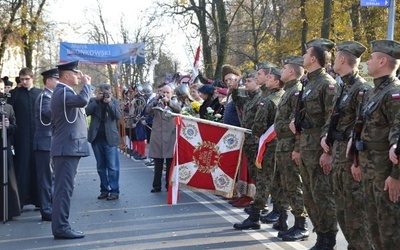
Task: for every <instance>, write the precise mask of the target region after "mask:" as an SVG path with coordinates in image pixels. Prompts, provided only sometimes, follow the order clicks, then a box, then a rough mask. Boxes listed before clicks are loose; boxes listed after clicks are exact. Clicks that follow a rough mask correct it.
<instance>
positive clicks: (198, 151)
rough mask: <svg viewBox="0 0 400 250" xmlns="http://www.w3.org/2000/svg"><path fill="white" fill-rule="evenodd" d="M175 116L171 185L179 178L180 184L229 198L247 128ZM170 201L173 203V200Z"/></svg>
mask: <svg viewBox="0 0 400 250" xmlns="http://www.w3.org/2000/svg"><path fill="white" fill-rule="evenodd" d="M175 119H176V120H177V128H178V130H177V133H178V136H177V145H176V147H175V166H174V167H173V169H172V171H171V176H170V185H171V186H174V185H172V184H171V182H172V183H173V182H174V180H175V182H176V181H177V180H178V179H179V185H180V186H184V187H188V188H191V189H200V190H206V191H209V192H212V193H214V194H219V195H222V196H225V197H230V196H231V195H232V193H233V188H234V185H235V178H236V174H237V171H238V167H239V165H240V162H241V155H242V145H243V140H244V132H245V131H246V130H245V129H242V128H239V127H234V126H229V125H225V124H221V123H216V122H211V121H208V120H203V119H198V118H193V117H187V116H177V117H176V118H175ZM177 175H178V176H179V178H177V177H178V176H177ZM175 197H177V196H176V194H175ZM168 203H170V204H174V202H173V199H172V202H171V201H170V199H169V201H168Z"/></svg>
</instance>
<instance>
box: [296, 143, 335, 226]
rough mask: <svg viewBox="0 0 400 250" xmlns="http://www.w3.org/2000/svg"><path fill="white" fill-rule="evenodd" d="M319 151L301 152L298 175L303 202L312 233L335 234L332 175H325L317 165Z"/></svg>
mask: <svg viewBox="0 0 400 250" xmlns="http://www.w3.org/2000/svg"><path fill="white" fill-rule="evenodd" d="M321 154H322V149H321V150H301V163H300V174H301V179H302V180H303V200H304V205H305V207H306V209H307V213H308V216H309V217H310V220H311V222H312V224H313V226H314V232H318V233H327V232H337V231H338V228H337V220H336V210H335V201H334V198H333V186H332V174H330V175H325V174H324V173H323V172H322V168H321V166H320V165H319V158H320V156H321Z"/></svg>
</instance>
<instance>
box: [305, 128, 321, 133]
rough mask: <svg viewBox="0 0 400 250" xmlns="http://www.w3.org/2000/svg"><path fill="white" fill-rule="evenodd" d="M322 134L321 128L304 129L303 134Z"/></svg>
mask: <svg viewBox="0 0 400 250" xmlns="http://www.w3.org/2000/svg"><path fill="white" fill-rule="evenodd" d="M318 132H321V128H303V130H302V131H301V133H305V134H313V133H318Z"/></svg>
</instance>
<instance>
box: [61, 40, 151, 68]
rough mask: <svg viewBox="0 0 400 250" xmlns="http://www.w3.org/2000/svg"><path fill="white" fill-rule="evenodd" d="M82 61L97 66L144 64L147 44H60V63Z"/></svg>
mask: <svg viewBox="0 0 400 250" xmlns="http://www.w3.org/2000/svg"><path fill="white" fill-rule="evenodd" d="M74 60H80V62H82V63H95V64H96V63H97V64H110V63H111V64H117V63H125V64H144V63H145V44H144V43H130V44H84V43H67V42H61V43H60V62H67V61H74Z"/></svg>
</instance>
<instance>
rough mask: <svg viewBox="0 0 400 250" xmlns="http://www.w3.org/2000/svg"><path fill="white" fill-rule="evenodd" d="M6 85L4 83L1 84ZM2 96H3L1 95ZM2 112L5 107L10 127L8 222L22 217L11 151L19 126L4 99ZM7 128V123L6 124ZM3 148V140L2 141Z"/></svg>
mask: <svg viewBox="0 0 400 250" xmlns="http://www.w3.org/2000/svg"><path fill="white" fill-rule="evenodd" d="M1 84H4V83H0V85H1ZM0 95H2V94H0ZM0 102H1V103H0V110H1V108H2V107H3V108H4V112H5V119H8V123H9V126H8V128H7V168H8V218H6V219H7V220H10V219H12V217H15V216H19V215H21V206H20V203H19V196H18V187H17V180H16V178H15V172H14V164H13V156H12V151H11V143H10V141H11V137H12V135H13V134H14V132H15V130H16V129H17V125H16V122H15V114H14V109H13V107H12V106H11V105H9V104H7V103H5V102H4V99H3V98H0ZM1 121H2V116H0V124H1ZM5 124H6V127H7V122H6V123H5ZM0 133H3V124H1V125H0ZM0 144H1V147H2V148H3V140H2V139H1V140H0ZM3 155H4V152H3V151H1V153H0V162H1V165H0V166H2V168H1V171H0V179H1V183H2V185H1V187H0V204H1V206H0V218H1V220H3V211H4V210H3V205H4V197H3V193H4V192H3V167H4V166H3V159H4V156H3Z"/></svg>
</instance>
